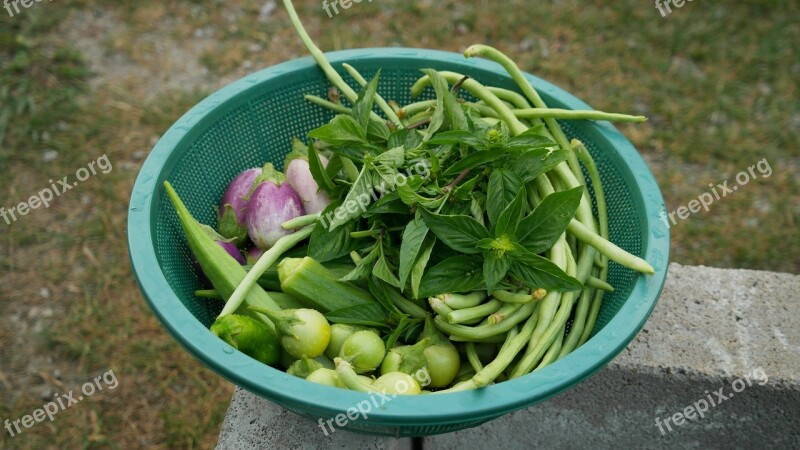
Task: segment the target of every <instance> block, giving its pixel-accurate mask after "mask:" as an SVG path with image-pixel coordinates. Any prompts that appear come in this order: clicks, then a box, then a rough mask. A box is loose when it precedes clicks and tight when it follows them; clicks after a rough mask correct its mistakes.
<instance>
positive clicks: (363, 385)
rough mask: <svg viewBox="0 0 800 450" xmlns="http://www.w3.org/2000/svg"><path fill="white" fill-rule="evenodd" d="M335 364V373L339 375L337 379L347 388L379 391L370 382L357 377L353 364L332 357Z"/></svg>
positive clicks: (361, 390)
mask: <svg viewBox="0 0 800 450" xmlns="http://www.w3.org/2000/svg"><path fill="white" fill-rule="evenodd" d="M333 362H334V364H336V374H337V375H339V380H340V381H341V382H342V383H344V385H345V386H347V389H350V390H351V391H357V392H373V393H375V392H380V391H379V390H378V389H376V388H374V387H372V385H371V384H369V383H367V382H365V381H364V380H362V379H361V378H359V376H358V374H357V373H356V371H355V370H353V366H352V365H351V364H350V363H349V362H347V361H346V360H344V359H342V358H336V359H334V361H333Z"/></svg>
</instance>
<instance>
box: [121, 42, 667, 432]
mask: <svg viewBox="0 0 800 450" xmlns="http://www.w3.org/2000/svg"><path fill="white" fill-rule="evenodd" d="M326 56H327V57H328V59H329V60H330V61H331V62H332V63H333V64H334V65H339V64H341V63H343V62H349V63H353V62H357V61H359V60H369V59H375V58H382V59H397V60H403V59H405V58H418V59H427V60H429V61H430V62H431V66H432V67H435V66H436V63H437V62H444V63H455V64H459V65H461V66H464V67H465V70H468V68H469V67H475V68H476V69H480V70H483V71H489V72H493V73H495V74H498V75H500V76H504V77H506V76H507V75H506V74H505V72H504V70H503V69H502V68H501V67H500V66H499V65H498V64H495V63H493V62H490V61H486V60H482V59H477V58H472V59H465V58H464V56H463V55H461V54H458V53H452V52H445V51H439V50H427V49H413V48H367V49H355V50H344V51H337V52H331V53H327V54H326ZM309 66H315V62H314V61H313V60H312V59H311V57H305V58H301V59H296V60H291V61H288V62H284V63H281V64H278V65H275V66H272V67H269V68H266V69H264V70H261V71H259V72H256V73H254V74H251V75H249V76H247V77H244V78H242V79H240V80H238V81H236V82H234V83H231V84H229V85H227V86H225V87H223V88H222V89H220V90H218V91H217V92H215V93H214V94H212V95H210V96H209V97H207V98H206V99H204V100H203V101H201V102H200V103H199V104H197V105H196V106H195V107H193V108H192V109H191V110H190V111H188V112H187V113H186V114H184V115H183V116H182V117H181V118H180V119H179V120H178V121H177V122H176V123H175V124H174V125H173V126H172V127H171V128H170V129H169V130H168V131H167V132H166V133H165V134H164V136H163V137H162V138H161V139H160V140H159V142H158V143H157V144H156V146H155V148H154V149H153V151H152V152H151V154H150V155H149V156H148V158H147V160H146V161H145V163H144V165H143V167H142V169H141V172H140V173H139V176H138V178H137V180H136V183H135V185H134V188H133V192H132V194H131V201H130V208H129V215H128V248H129V255H130V260H131V264H132V266H133V271H134V274H135V276H136V280H137V283H138V285H139V288H140V289H141V291H142V293H143V294H144V296H145V298H146V300H147V302H148V303H149V305H150V307H151V309H152V310H153V312H154V313H155V315H156V316H157V317H158V319H159V320H160V321H161V323H162V324H163V325H164V327H165V328H166V329H167V330H168V331H169V332H170V333H171V334H172V336H173V337H174V338H175V339H176V340H177V341H178V342H179V343H180V344H181V345H182V346H183V347H184V348H185V349H186V350H188V351H189V352H190V353H191V354H192V355H193V356H194V357H196V358H197V359H199V360H200V361H201V362H203V363H204V364H206V365H207V366H208V367H210V368H211V369H213V370H214V371H215V372H217V373H218V374H220V375H222V376H223V377H225V378H226V379H228V380H230V381H231V382H233V383H235V384H237V385H239V386H241V387H243V388H245V389H247V390H249V391H252V392H254V393H256V394H259V395H263V396H265V397H267V398H270V399H271V400H274V401H276V402H278V403H280V404H282V405H284V406H286V407H288V408H290V409H294V410H298V411H306V412H309V413H312V414H316V415H317V416H319V417H333V416H335V415H336V414H338V413H342V412H345V411H346V410H347V409H348V408H351V407H355V406H356V405H357V404H358V402H360V401H362V400H365V398H367V397H366V395H365V394H362V393H358V392H352V391H347V390H344V389H336V388H331V387H327V386H321V385H317V384H314V383H309V382H307V381H305V380H302V379H300V378H297V377H293V376H291V375H287V374H285V373H284V372H281V371H280V370H277V369H273V368H271V367H267V366H265V365H263V364H261V363H259V362H257V361H255V360H253V359H251V358H249V357H248V356H246V355H244V354H243V353H241V352H238V351H234V350H233V348H231V347H230V346H228V345H227V344H225V343H224V342H222V341H221V340H219V339H218V338H217V337H216V336H214V335H213V334H211V333H210V332H209V331H208V329H206V328H205V327H204V326H203V325H202V324H201V323H200V321H198V320H197V319H196V318H195V317H194V316H193V315H192V314H191V313H190V312H189V310H187V309H186V308H185V307H183V305H182V303H181V302H180V300H179V299H178V298H177V296H176V295H175V293H174V292H173V290H172V288H171V287H170V285H169V283H168V282H167V279H166V278H165V277H164V274H163V273H162V271H161V269H160V267H159V261H158V259H157V257H156V252H155V242H154V239H153V237H154V233H153V231H154V223H153V222H152V217H154V215H155V211H156V208H157V206H158V205H159V203H160V202H161V201H163V200H164V196H163V188H162V184H163V181H164V179H165V178H166V177H165V176H164V172H165V168H170V166H171V165H173V164H174V160H175V158H173V156H174V155H173V154H172V151H173V149H174V148H176V147H177V146H178V144H179V143H181V142H182V140H184V139H193V138H194V137H195V136H196V131H193V127H194V126H195V125H197V124H198V123H201V122H202V121H204V120H205V119H208V118H209V117H214V116H215V109H216V108H217V107H218V106H220V105H222V104H224V103H225V102H227V101H230V100H232V99H234V98H236V97H238V96H240V95H246V93H247V91H248V90H249V89H251V88H252V87H254V86H255V85H258V84H261V83H267V82H270V80H272V79H275V78H277V77H280V76H282V75H285V74H286V73H287V72H292V71H295V70H299V69H307V68H308V67H309ZM525 76H526V77H527V78H528V79H529V80H530V81H531V82H532V83H533V85H534V86H536V87H537V89H538V90H540V91H542V92H544V93H546V94H547V95H548V96H551V97H554V98H556V99H557V100H558V102H560V103H561V104H562V105H563V107H564V108H567V109H592V108H591V107H589V105H587V104H586V103H584V102H583V101H581V100H579V99H577V98H576V97H574V96H572V95H571V94H569V93H567V92H566V91H564V90H563V89H560V88H559V87H557V86H555V85H553V84H551V83H549V82H547V81H545V80H543V79H541V78H538V77H535V76H533V75H530V74H525ZM593 128H594V131H596V132H597V133H598V134H599V135H600V136H602V138H604V139H606V140H608V141H609V143H611V144H612V145H613V147H614V148H615V149H616V151H617V154H618V156H619V157H620V158H622V161H623V162H624V165H625V166H626V167H623V169H627V170H629V171H630V176H631V178H632V179H634V180H635V181H636V183H637V184H638V186H639V187H640V190H639V192H636V193H635V194H636V195H637V196H639V197H640V200H641V204H643V205H644V206H645V209H644V211H642V212H641V213H642V214H641V217H640V220H641V221H642V222H643V223H644V224H645V226H644V227H642V229H644V230H647V233H646V235H643V236H642V249H643V254H641V255H639V256H641V257H643V258H644V259H646V260H647V261H649V262H650V263H651V264H652V265H653V267H654V268H655V274H653V275H651V276H643V275H641V276H639V277H638V278H637V280H636V283H635V285H634V287H633V289H632V291H631V293H630V295H629V297H628V298H627V300H626V301H625V303H624V305H623V306H622V307H621V308H620V310H619V311H618V312H617V313H616V314H615V315H614V317H613V318H612V319H611V320H610V321H609V322H608V324H607V325H606V326H605V327H603V328H602V329H601V330H600V331H599V332H597V333H596V334H595V335H594V336H593V337H592V338H591V339H589V340H588V341H587V342H586V343H585V344H584V345H582V346H581V347H579V348H578V349H576V350H575V351H574V352H572V353H571V354H569V355H568V356H567V357H565V358H564V359H562V360H561V361H558V362H556V363H553V364H551V365H549V366H547V367H544V368H543V369H541V370H538V371H536V372H534V373H532V374H529V375H526V376H524V377H520V378H517V379H514V380H510V381H505V382H502V383H498V384H496V385H491V386H487V387H485V388H483V389H479V390H474V391H465V392H458V393H450V394H437V395H422V396H399V397H397V398H394V399H392V400H391V401H390V402H387V403H386V404H384V405H382V406H381V407H379V408H377V409H374V410H373V411H371V412H370V413H369V417H368V419H366V420H367V421H368V422H370V423H374V424H375V425H393V426H402V427H411V426H426V425H434V424H435V425H440V426H445V425H452V424H458V423H465V422H478V421H484V420H488V419H491V418H494V417H497V416H500V415H502V414H505V413H507V412H510V411H513V410H516V409H520V408H522V407H525V406H529V405H531V404H532V403H534V402H536V401H542V400H546V399H548V398H550V397H552V396H554V395H557V394H559V393H560V392H562V391H564V390H566V389H569V388H570V387H572V386H574V385H575V384H577V383H579V382H580V381H582V380H584V379H585V378H587V377H589V376H590V375H592V374H593V373H595V372H596V371H598V370H599V369H601V368H602V367H603V366H605V365H606V364H607V363H608V362H609V361H611V360H612V359H613V358H614V357H615V356H616V355H617V354H619V353H620V352H621V351H622V350H623V349H624V348H625V347H626V346H627V345H628V344H629V343H630V342H631V341H632V340H633V338H634V337H635V336H636V334H637V333H638V332H639V331H640V330H641V328H642V327H643V326H644V323H645V322H646V320H647V318H648V317H649V315H650V313H651V312H652V310H653V308H654V307H655V304H656V302H657V300H658V297H659V296H660V294H661V290H662V289H663V286H664V282H665V280H666V275H667V266H668V261H669V228H668V226H667V224H666V223H665V222H664V221H663V220H661V218H660V217H661V214H662V211H663V210H664V200H663V197H662V195H661V191H660V190H659V188H658V185H657V183H656V180H655V178H654V177H653V174H652V173H651V172H650V170H649V169H648V167H647V165H646V163H645V162H644V160H643V159H642V158H641V156H640V155H639V153H638V152H637V151H636V149H635V148H634V147H633V145H632V144H631V143H630V142H629V141H628V140H627V139H626V138H625V137H624V136H623V135H622V134H621V133H620V132H619V131H617V129H616V128H614V127H613V126H612V125H611V124H610V123H608V122H595V123H594V126H593ZM598 355H602V356H598ZM567 362H568V363H567ZM562 363H563V364H562ZM565 368H568V370H565ZM263 393H268V394H269V395H268V396H267V395H264V394H263ZM442 395H444V396H446V397H442ZM359 420H364V419H359Z"/></svg>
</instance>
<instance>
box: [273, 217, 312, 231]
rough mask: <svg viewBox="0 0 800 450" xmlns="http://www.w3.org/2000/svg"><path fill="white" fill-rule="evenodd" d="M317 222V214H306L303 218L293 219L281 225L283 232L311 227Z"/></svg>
mask: <svg viewBox="0 0 800 450" xmlns="http://www.w3.org/2000/svg"><path fill="white" fill-rule="evenodd" d="M317 220H319V213H317V214H306V215H305V216H300V217H295V218H294V219H291V220H287V221H286V222H283V223H282V224H281V228H283V229H284V230H292V229H295V228H302V227H305V226H308V225H313V224H315V223H317Z"/></svg>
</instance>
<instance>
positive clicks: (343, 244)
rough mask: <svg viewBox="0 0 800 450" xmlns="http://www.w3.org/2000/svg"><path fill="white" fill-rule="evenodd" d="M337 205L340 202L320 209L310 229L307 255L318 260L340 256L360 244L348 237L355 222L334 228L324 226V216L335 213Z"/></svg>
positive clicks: (353, 229)
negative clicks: (315, 221) (320, 211)
mask: <svg viewBox="0 0 800 450" xmlns="http://www.w3.org/2000/svg"><path fill="white" fill-rule="evenodd" d="M339 205H340V203H338V202H337V203H331V204H330V205H328V207H327V208H325V210H324V211H322V213H321V215H320V220H319V221H318V222H317V224H316V225H315V226H314V229H313V230H312V231H311V237H310V238H309V243H308V256H310V257H312V258H314V259H315V260H317V261H318V262H325V261H330V260H333V259H336V258H341V257H342V256H345V255H347V254H349V253H350V252H352V251H353V250H356V249H357V248H358V247H359V245H361V244H360V243H359V242H358V241H357V240H356V239H353V238H351V237H350V233H351V232H352V231H355V228H356V223H355V222H351V223H348V224H347V225H345V226H343V227H340V228H338V229H336V230H331V229H330V227H327V228H326V227H325V225H326V222H325V220H326V219H325V218H326V217H328V216H330V215H332V214H335V213H334V211H335V210H336V209H337V208H338V207H339Z"/></svg>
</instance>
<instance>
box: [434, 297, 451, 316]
mask: <svg viewBox="0 0 800 450" xmlns="http://www.w3.org/2000/svg"><path fill="white" fill-rule="evenodd" d="M428 304H430V305H431V309H432V310H433V311H434V312H435V313H436V314H439V315H440V316H442V317H444V316H447V315H448V314H450V313H451V312H453V309H452V308H450V307H449V306H447V305H446V304H445V303H444V302H443V301H442V300H441V299H440V298H438V297H430V298H429V299H428Z"/></svg>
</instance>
